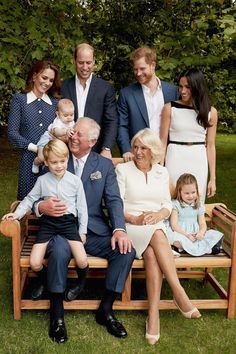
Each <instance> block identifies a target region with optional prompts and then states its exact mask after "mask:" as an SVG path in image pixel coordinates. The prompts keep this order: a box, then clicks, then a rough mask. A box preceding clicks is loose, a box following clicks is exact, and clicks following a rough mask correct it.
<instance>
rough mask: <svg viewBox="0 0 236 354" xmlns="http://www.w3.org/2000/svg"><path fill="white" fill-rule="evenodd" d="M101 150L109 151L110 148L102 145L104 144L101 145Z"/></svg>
mask: <svg viewBox="0 0 236 354" xmlns="http://www.w3.org/2000/svg"><path fill="white" fill-rule="evenodd" d="M102 150H106V151H111V149H110V148H108V147H104V146H103V148H102Z"/></svg>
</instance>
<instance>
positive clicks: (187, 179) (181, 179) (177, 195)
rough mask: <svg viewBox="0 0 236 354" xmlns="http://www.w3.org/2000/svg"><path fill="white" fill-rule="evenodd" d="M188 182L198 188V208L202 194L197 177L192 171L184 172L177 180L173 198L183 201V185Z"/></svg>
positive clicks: (196, 205) (196, 203)
mask: <svg viewBox="0 0 236 354" xmlns="http://www.w3.org/2000/svg"><path fill="white" fill-rule="evenodd" d="M186 184H195V187H196V190H197V198H196V200H195V203H194V208H195V209H197V208H198V207H199V203H200V194H199V189H198V184H197V180H196V177H195V176H193V175H191V174H190V173H184V174H182V175H181V176H180V177H179V178H178V180H177V182H176V187H175V191H174V194H173V199H177V200H178V201H179V202H183V199H182V197H181V191H182V188H183V186H184V185H186Z"/></svg>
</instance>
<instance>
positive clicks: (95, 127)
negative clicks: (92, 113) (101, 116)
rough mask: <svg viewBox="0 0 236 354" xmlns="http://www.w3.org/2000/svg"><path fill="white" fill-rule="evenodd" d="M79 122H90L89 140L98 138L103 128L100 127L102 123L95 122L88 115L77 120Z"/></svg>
mask: <svg viewBox="0 0 236 354" xmlns="http://www.w3.org/2000/svg"><path fill="white" fill-rule="evenodd" d="M78 122H85V123H87V124H88V126H89V130H88V139H89V140H94V139H95V140H98V137H99V134H100V130H101V128H100V125H99V124H98V123H97V122H95V120H94V119H91V118H88V117H80V118H79V119H78V120H77V123H78Z"/></svg>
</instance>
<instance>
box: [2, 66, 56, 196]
mask: <svg viewBox="0 0 236 354" xmlns="http://www.w3.org/2000/svg"><path fill="white" fill-rule="evenodd" d="M60 86H61V81H60V75H59V72H58V69H57V67H56V66H55V65H53V64H52V63H51V62H50V61H47V60H42V61H38V62H36V63H35V64H34V65H33V66H32V68H31V69H30V71H29V73H28V77H27V80H26V86H25V90H24V93H16V94H14V95H13V98H12V102H11V108H10V114H9V118H8V138H9V141H10V143H11V144H12V145H13V146H15V147H16V148H19V149H21V160H20V169H19V182H18V199H19V200H22V199H23V198H24V197H25V196H26V195H27V194H28V193H29V191H30V190H31V189H32V188H33V186H34V184H35V181H36V179H37V175H34V174H33V173H32V171H31V170H32V163H33V160H34V158H35V157H36V152H37V145H36V144H37V141H38V140H39V138H40V136H41V135H42V134H43V133H44V131H45V130H46V129H47V127H48V125H49V124H50V123H52V121H53V120H54V118H55V112H56V105H57V102H58V98H59V97H60V96H59V95H60Z"/></svg>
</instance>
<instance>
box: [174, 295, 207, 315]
mask: <svg viewBox="0 0 236 354" xmlns="http://www.w3.org/2000/svg"><path fill="white" fill-rule="evenodd" d="M173 301H174V304H175V306H176V307H177V308H178V309H179V311H180V312H181V313H182V315H183V316H184V317H185V318H188V319H194V318H200V317H201V316H202V315H201V314H200V312H199V311H198V309H197V308H196V307H193V308H192V310H190V311H187V312H184V311H182V310H181V308H180V307H179V305H178V304H177V302H176V300H175V298H173ZM195 312H196V315H194V316H193V314H194V313H195Z"/></svg>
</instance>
